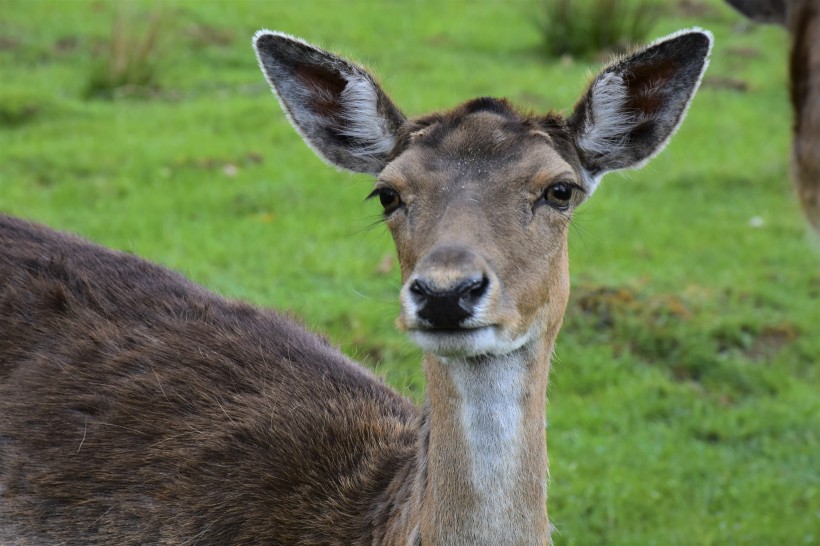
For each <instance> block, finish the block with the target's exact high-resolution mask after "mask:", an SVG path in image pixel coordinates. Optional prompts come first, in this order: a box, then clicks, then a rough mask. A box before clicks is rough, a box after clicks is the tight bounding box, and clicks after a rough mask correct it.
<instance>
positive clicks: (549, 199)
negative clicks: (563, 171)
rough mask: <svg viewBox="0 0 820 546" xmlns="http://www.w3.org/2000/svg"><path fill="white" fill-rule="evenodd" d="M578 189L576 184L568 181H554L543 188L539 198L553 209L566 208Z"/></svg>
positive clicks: (570, 203)
mask: <svg viewBox="0 0 820 546" xmlns="http://www.w3.org/2000/svg"><path fill="white" fill-rule="evenodd" d="M578 189H579V188H578V186H576V185H575V184H572V183H569V182H556V183H555V184H552V185H551V186H550V187H548V188H547V189H546V190H544V194H543V195H542V196H541V198H542V199H543V200H544V201H545V202H546V203H547V204H548V205H549V206H551V207H552V208H554V209H558V210H567V209H569V207H570V205H572V197H573V196H574V195H575V192H576V191H578Z"/></svg>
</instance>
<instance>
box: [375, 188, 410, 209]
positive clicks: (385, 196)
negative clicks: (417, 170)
mask: <svg viewBox="0 0 820 546" xmlns="http://www.w3.org/2000/svg"><path fill="white" fill-rule="evenodd" d="M376 196H378V197H379V202H380V203H381V204H382V207H383V208H384V213H385V214H390V213H391V212H393V211H394V210H396V209H397V208H399V207H400V206H402V205H403V203H402V200H401V197H400V196H399V192H397V191H396V190H393V189H390V188H387V187H381V188H376V189H375V190H373V193H371V194H370V195H368V196H367V198H368V199H370V198H372V197H376Z"/></svg>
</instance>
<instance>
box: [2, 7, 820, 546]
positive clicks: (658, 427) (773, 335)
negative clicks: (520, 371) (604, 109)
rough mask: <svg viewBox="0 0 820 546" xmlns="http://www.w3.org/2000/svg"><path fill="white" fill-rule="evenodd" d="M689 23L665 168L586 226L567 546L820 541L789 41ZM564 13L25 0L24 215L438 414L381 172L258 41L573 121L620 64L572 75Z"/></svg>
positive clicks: (559, 391) (553, 411)
mask: <svg viewBox="0 0 820 546" xmlns="http://www.w3.org/2000/svg"><path fill="white" fill-rule="evenodd" d="M666 5H667V8H666V10H665V15H664V17H663V18H662V19H661V20H660V22H659V23H657V24H656V25H655V26H654V27H653V28H652V31H651V37H652V38H654V37H659V36H662V35H664V34H667V33H670V32H673V31H675V30H678V29H680V28H685V27H690V26H695V25H697V26H702V27H705V28H708V29H710V30H711V31H713V32H714V34H715V38H716V45H715V49H714V52H713V57H712V63H711V66H710V68H709V71H708V73H707V77H706V79H705V81H704V85H703V87H702V89H701V91H700V92H699V95H698V96H697V98H696V99H695V102H694V104H693V106H692V108H691V109H690V112H689V116H688V118H687V120H686V122H685V123H684V124H683V127H682V128H681V130H680V131H679V132H678V134H677V135H676V136H675V137H674V138H673V140H672V142H671V144H670V146H669V147H668V148H667V150H666V151H665V152H664V153H663V154H661V155H660V156H659V157H658V158H657V159H655V160H654V161H653V162H652V163H651V164H650V165H649V166H648V167H646V168H644V169H643V170H641V171H637V172H633V173H630V174H626V175H620V174H613V175H609V176H608V177H607V178H606V179H605V181H604V183H603V184H602V186H601V188H600V189H599V190H598V191H597V192H596V195H595V196H594V198H593V199H591V200H590V202H589V203H586V204H584V205H583V207H582V208H581V209H580V210H579V211H578V212H577V214H576V216H575V219H574V221H573V229H572V234H571V238H570V248H571V262H572V287H573V296H572V299H571V302H570V306H569V308H568V310H567V318H566V320H565V325H564V329H563V330H562V333H561V334H560V336H559V340H558V346H557V350H556V357H555V360H554V362H553V369H552V376H551V378H552V381H551V386H550V392H549V395H550V402H549V405H548V407H547V409H546V411H547V416H548V420H549V452H550V460H551V483H550V486H549V496H550V501H549V509H550V517H551V519H552V520H553V521H554V523H555V525H556V527H557V531H558V532H557V534H556V535H555V543H556V544H557V545H559V546H570V545H590V546H592V545H602V544H607V545H624V546H627V545H629V546H634V545H658V546H672V545H720V546H723V545H742V544H771V545H784V546H785V545H802V544H820V508H819V507H820V395H818V393H820V372H818V364H820V249H818V246H817V243H816V242H814V241H813V239H812V238H811V237H810V236H808V235H807V230H806V227H805V223H804V221H803V219H802V218H801V216H800V211H799V207H798V205H797V202H796V198H795V197H794V195H793V191H792V188H791V185H790V183H789V181H788V155H789V142H790V127H791V119H790V114H791V111H790V107H789V103H788V97H787V82H786V71H787V63H786V53H787V48H788V38H787V36H786V34H785V33H784V32H782V31H781V30H780V29H778V28H774V27H764V26H755V25H752V24H750V23H746V22H744V21H743V20H742V19H741V18H740V17H739V16H738V15H736V14H735V13H734V12H733V11H731V10H730V9H728V8H726V7H725V6H724V5H723V4H722V3H720V2H717V1H710V2H700V1H697V0H695V1H692V0H689V1H687V2H667V3H666ZM539 13H540V11H539V8H538V4H537V2H535V1H523V0H518V1H515V2H506V3H505V2H492V1H488V0H486V1H468V0H448V1H445V2H434V1H432V0H429V1H414V2H408V1H399V0H390V1H384V2H375V1H367V2H365V1H345V2H342V1H341V0H338V1H336V0H326V1H317V2H284V1H282V2H279V1H266V2H262V1H254V2H249V1H232V2H227V1H211V0H204V1H199V2H194V1H190V0H189V1H175V2H163V3H158V2H141V1H133V2H110V1H101V0H98V1H79V0H77V1H57V0H53V1H37V0H0V211H2V212H5V213H11V214H15V215H19V216H23V217H26V218H30V219H34V220H37V221H41V222H43V223H46V224H48V225H50V226H53V227H56V228H60V229H64V230H68V231H72V232H76V233H79V234H82V235H83V236H85V237H87V238H89V239H92V240H94V241H96V242H98V243H101V244H103V245H106V246H110V247H114V248H119V249H124V250H127V251H129V252H133V253H135V254H138V255H140V256H144V257H146V258H148V259H151V260H154V261H157V262H160V263H162V264H165V265H167V266H169V267H172V268H174V269H177V270H179V271H182V272H183V273H185V274H186V275H188V276H189V277H191V278H193V279H195V280H196V281H198V282H200V283H202V284H204V285H206V286H208V287H209V288H211V289H213V290H214V291H216V292H219V293H221V294H224V295H226V296H230V297H234V298H240V299H244V300H248V301H252V302H255V303H257V304H260V305H264V306H271V307H276V308H279V309H282V310H286V311H288V312H289V313H291V314H293V315H295V316H297V317H299V318H300V319H301V320H302V321H304V322H305V323H306V324H307V325H308V326H309V327H311V328H312V329H314V330H318V331H320V332H322V333H324V334H325V335H326V336H328V337H329V338H330V339H331V340H332V341H333V342H334V343H336V344H338V345H339V346H340V347H341V348H342V350H344V351H345V352H346V353H348V354H350V355H352V356H354V357H356V358H357V359H359V360H360V361H362V362H364V363H366V364H367V365H369V366H371V367H374V368H375V369H376V370H377V371H378V372H379V373H380V374H382V375H384V376H385V377H386V378H387V380H388V381H389V382H390V383H391V384H392V385H394V386H395V387H396V388H398V389H400V390H402V391H403V392H405V393H407V394H408V396H411V397H414V398H415V399H416V400H419V399H420V398H421V396H422V394H423V377H422V375H421V369H420V353H419V351H418V350H417V349H415V348H414V347H413V346H412V345H410V344H409V342H407V341H406V340H405V339H404V338H403V336H402V335H401V334H400V333H398V332H396V331H395V328H394V326H393V320H394V318H395V317H396V315H397V313H398V297H397V294H398V289H399V286H400V279H399V272H398V267H397V265H396V263H395V259H394V254H393V250H392V242H391V241H390V237H389V235H388V234H387V232H386V230H385V228H384V226H382V225H380V223H379V208H380V207H379V205H378V203H373V202H367V203H366V202H364V197H365V196H366V195H367V194H368V193H369V192H370V189H371V186H372V179H371V178H369V177H367V176H358V175H350V174H345V173H339V172H336V171H334V170H333V169H332V168H330V167H328V166H326V165H324V164H323V163H322V162H321V161H320V160H319V159H317V158H316V157H315V156H314V155H313V153H312V152H311V151H310V150H309V149H308V147H307V146H305V145H304V144H303V143H302V142H301V140H300V139H299V137H298V135H297V134H296V133H295V131H294V130H293V129H292V128H291V127H290V126H289V125H288V123H287V121H286V120H285V118H284V116H283V114H282V112H281V110H280V108H279V106H278V104H277V103H276V101H275V99H274V98H273V97H272V96H271V94H270V91H269V89H268V87H267V84H266V83H265V81H264V79H263V77H262V75H261V73H260V71H259V69H258V67H257V66H256V61H255V58H254V55H253V52H252V50H251V46H250V37H251V36H252V34H253V32H254V31H255V30H257V29H259V28H271V29H278V30H283V31H285V32H288V33H290V34H294V35H297V36H302V37H304V38H305V39H307V40H309V41H311V42H314V43H318V44H321V45H323V46H324V47H326V48H328V49H331V50H334V51H338V52H340V53H343V54H345V55H347V56H349V57H352V58H354V59H357V60H359V61H361V62H363V63H365V64H366V65H368V66H369V67H371V68H372V69H373V71H374V72H375V73H376V74H378V75H379V76H380V77H381V81H382V83H383V85H384V87H385V88H386V89H387V90H388V91H389V92H390V93H391V94H392V96H393V98H394V99H395V101H396V103H397V104H399V105H400V106H401V107H402V109H403V110H404V111H405V112H406V113H408V114H411V115H415V114H422V113H425V112H428V111H430V110H435V109H441V108H449V107H452V106H454V105H456V104H458V103H459V102H460V101H462V100H465V99H467V98H472V97H475V96H481V95H491V96H506V97H508V98H510V99H511V100H512V101H514V102H515V103H517V104H519V105H520V106H522V107H523V108H525V109H532V110H537V111H546V110H548V109H558V110H565V111H566V110H568V109H569V108H570V107H571V106H572V105H573V103H574V101H575V100H576V99H577V97H578V96H579V95H580V94H581V92H582V91H583V89H584V85H585V84H586V83H587V82H588V80H589V76H590V74H591V71H592V70H594V69H595V67H596V66H598V65H599V64H600V61H601V59H572V58H568V57H564V58H561V59H551V58H548V57H547V56H546V55H544V54H543V51H542V48H541V43H540V38H539V32H538V25H537V24H535V22H534V20H535V19H536V18H537V16H538V14H539ZM117 20H119V24H115V21H117ZM112 35H114V36H115V37H116V39H115V40H113V43H112ZM154 35H155V36H156V41H155V42H149V41H148V39H147V38H146V36H148V37H150V36H154ZM145 44H147V45H145ZM143 46H144V47H145V52H146V53H145V58H146V61H145V63H144V65H145V66H144V68H146V69H149V73H148V76H147V77H146V78H147V80H146V81H147V85H146V86H141V87H131V88H125V89H119V90H116V91H114V92H113V93H109V92H107V91H106V89H105V88H104V86H102V85H101V84H100V83H99V81H100V75H101V74H102V75H105V73H106V71H109V72H110V69H109V68H108V66H107V65H106V64H105V63H106V62H107V61H106V59H108V58H110V57H111V53H110V52H111V51H112V48H115V49H116V48H117V47H121V48H124V50H129V51H134V50H136V51H139V50H140V47H143ZM117 55H120V56H121V55H123V54H122V53H119V54H116V55H114V57H115V60H116V59H117V58H119V57H117ZM0 282H2V280H1V279H0ZM0 335H2V334H1V333H0Z"/></svg>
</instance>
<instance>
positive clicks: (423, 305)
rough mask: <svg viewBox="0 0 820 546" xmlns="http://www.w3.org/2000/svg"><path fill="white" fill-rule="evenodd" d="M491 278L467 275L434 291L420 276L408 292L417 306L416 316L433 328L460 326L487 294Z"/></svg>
mask: <svg viewBox="0 0 820 546" xmlns="http://www.w3.org/2000/svg"><path fill="white" fill-rule="evenodd" d="M489 284H490V280H489V279H488V278H487V277H486V276H485V275H480V276H473V277H469V278H467V279H465V280H463V281H461V282H460V283H458V285H456V286H455V288H452V289H449V290H436V289H435V288H433V287H432V286H431V284H430V283H429V282H427V281H425V280H424V279H422V278H418V279H416V280H414V281H413V282H412V284H411V285H410V289H409V290H410V294H411V296H412V298H413V301H414V303H415V304H416V305H417V306H418V310H417V311H416V313H417V315H418V316H419V318H421V319H423V320H425V321H427V322H428V323H429V325H430V326H432V327H433V328H442V329H455V328H459V327H460V326H461V324H462V322H464V321H465V320H467V319H469V318H470V317H472V316H473V313H475V308H476V306H477V305H478V303H479V302H480V301H481V300H482V298H483V297H484V295H485V294H486V293H487V286H488V285H489Z"/></svg>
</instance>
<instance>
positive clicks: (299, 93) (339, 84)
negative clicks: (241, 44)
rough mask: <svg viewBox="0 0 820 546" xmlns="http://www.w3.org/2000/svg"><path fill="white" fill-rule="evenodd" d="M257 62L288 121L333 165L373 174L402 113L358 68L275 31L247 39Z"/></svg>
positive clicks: (381, 165)
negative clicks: (250, 43)
mask: <svg viewBox="0 0 820 546" xmlns="http://www.w3.org/2000/svg"><path fill="white" fill-rule="evenodd" d="M253 44H254V48H255V49H256V56H257V58H258V59H259V66H260V67H261V68H262V72H263V73H264V74H265V76H266V77H267V79H268V82H269V83H270V85H271V87H272V88H273V92H274V93H275V94H276V96H277V97H278V98H279V102H280V103H281V104H282V109H283V110H284V111H285V113H286V114H287V116H288V119H289V120H290V122H291V124H292V125H293V126H294V127H295V128H296V130H297V131H298V132H299V134H301V135H302V138H303V139H304V140H305V142H307V143H308V145H309V146H310V147H311V148H313V150H314V151H315V152H316V153H317V154H318V155H319V157H321V158H322V159H324V160H326V161H327V162H328V163H330V164H332V165H335V166H336V167H339V168H342V169H347V170H350V171H354V172H359V173H370V174H378V173H379V172H381V170H382V169H383V168H384V166H385V164H386V163H387V159H388V156H389V154H390V152H391V150H392V149H393V145H394V144H395V135H396V131H397V130H398V128H399V126H400V125H401V124H402V123H403V122H404V120H405V117H404V115H403V114H402V113H401V112H400V111H399V109H398V108H396V106H395V105H393V102H392V101H391V100H390V99H389V98H388V96H387V95H386V94H385V93H384V91H382V89H381V87H379V85H378V84H377V83H376V81H375V80H374V79H373V77H372V76H371V75H370V74H368V73H367V71H365V70H364V69H363V68H361V67H359V66H356V65H355V64H353V63H351V62H349V61H346V60H344V59H342V58H340V57H338V56H336V55H333V54H332V53H329V52H327V51H324V50H322V49H319V48H317V47H314V46H312V45H310V44H308V43H306V42H304V41H302V40H300V39H298V38H294V37H292V36H288V35H287V34H283V33H281V32H272V31H269V30H260V31H259V32H257V33H256V34H255V35H254V37H253Z"/></svg>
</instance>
